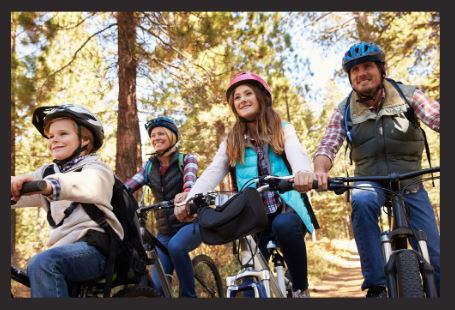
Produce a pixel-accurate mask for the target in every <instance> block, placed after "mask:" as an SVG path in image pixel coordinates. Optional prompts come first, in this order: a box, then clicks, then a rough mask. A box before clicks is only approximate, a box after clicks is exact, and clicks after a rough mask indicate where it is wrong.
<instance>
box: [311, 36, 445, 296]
mask: <svg viewBox="0 0 455 310" xmlns="http://www.w3.org/2000/svg"><path fill="white" fill-rule="evenodd" d="M342 65H343V69H344V70H345V71H346V73H347V74H348V78H349V81H350V83H351V86H352V91H351V93H350V94H349V95H348V96H347V98H345V99H343V100H342V101H341V103H340V104H338V105H337V106H336V107H335V110H334V112H333V114H332V116H331V118H330V121H329V124H328V126H327V128H326V131H325V134H324V137H323V138H322V140H321V142H320V144H319V147H318V149H317V150H316V152H315V154H314V156H313V165H314V172H315V175H316V177H317V180H318V182H319V184H320V186H319V188H320V189H322V190H326V189H327V177H328V172H329V170H330V169H331V167H332V163H333V160H334V158H335V156H336V154H337V153H338V151H339V149H340V147H341V146H342V144H343V142H344V140H345V138H346V139H348V143H349V146H350V148H351V158H352V160H353V161H354V163H355V171H354V174H355V175H356V176H370V175H389V174H390V173H392V172H395V173H404V172H409V171H414V170H419V169H421V159H422V152H423V149H424V147H425V143H424V142H425V138H424V134H423V131H422V130H421V128H420V126H419V125H417V124H418V121H419V120H420V121H422V122H423V123H424V124H425V125H427V126H428V127H430V128H431V129H433V130H435V131H437V132H439V123H440V112H439V103H438V102H436V101H434V100H431V99H430V98H428V97H427V96H426V95H425V94H424V93H423V92H422V91H421V90H420V89H418V88H417V87H415V86H410V85H404V84H401V83H398V82H395V81H393V80H392V79H389V78H386V67H385V55H384V52H383V51H382V49H381V48H380V47H379V46H378V45H376V44H374V43H368V42H360V43H357V44H354V45H353V46H351V47H350V48H349V50H348V51H347V52H346V53H345V55H344V57H343V61H342ZM410 115H412V117H411V116H410ZM364 183H365V182H364ZM362 184H363V183H362ZM408 185H409V183H407V182H406V181H403V182H402V187H403V186H408ZM384 200H385V192H384V191H383V190H378V189H371V191H365V190H363V191H360V190H353V191H352V215H351V216H352V228H353V232H354V238H355V241H356V244H357V249H358V252H359V255H360V262H361V267H362V274H363V277H364V281H363V284H362V290H365V289H368V293H367V295H366V296H367V297H386V290H385V287H386V279H385V275H384V268H383V261H384V260H383V254H382V250H381V243H380V229H379V225H378V218H379V215H380V208H381V206H382V205H383V203H384ZM404 200H405V204H406V205H407V207H408V208H409V209H410V210H411V212H410V225H411V227H412V228H413V229H422V230H424V231H425V232H426V233H427V237H428V248H429V252H430V260H431V264H432V265H433V266H434V268H435V279H436V286H437V289H438V292H439V278H440V264H439V232H438V227H437V224H436V220H435V216H434V212H433V209H432V207H431V203H430V201H429V198H428V194H427V192H426V191H425V189H424V188H423V186H422V185H421V184H415V185H410V186H408V190H407V192H406V194H405V195H404Z"/></svg>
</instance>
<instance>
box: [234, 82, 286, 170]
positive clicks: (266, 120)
mask: <svg viewBox="0 0 455 310" xmlns="http://www.w3.org/2000/svg"><path fill="white" fill-rule="evenodd" d="M242 85H248V86H249V87H251V89H252V90H253V92H254V94H255V95H256V98H257V100H258V103H259V115H258V117H257V118H256V121H255V122H256V126H255V128H256V130H255V131H250V130H249V129H248V126H247V124H246V123H245V122H242V121H241V120H240V117H239V115H238V114H237V111H236V110H235V106H234V93H235V89H234V91H232V92H231V94H230V96H229V100H228V102H229V106H230V107H231V110H232V111H233V112H234V115H235V118H236V122H235V124H234V127H233V128H232V130H231V131H230V132H229V133H228V137H227V149H226V153H227V156H228V160H229V165H230V166H231V167H233V166H235V164H236V162H237V161H239V162H240V163H243V160H244V157H245V138H244V134H248V135H249V137H250V138H252V139H254V140H255V141H257V142H258V143H259V144H260V145H263V144H270V145H271V147H272V149H273V151H274V152H275V154H277V155H281V154H282V153H283V151H284V132H283V128H282V126H281V117H280V116H279V115H278V113H277V112H276V111H275V110H274V109H273V107H272V99H271V98H270V97H269V96H267V95H266V94H265V93H264V92H263V91H262V90H261V89H260V88H258V87H257V86H256V85H254V84H252V83H243V84H242Z"/></svg>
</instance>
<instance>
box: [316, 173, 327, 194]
mask: <svg viewBox="0 0 455 310" xmlns="http://www.w3.org/2000/svg"><path fill="white" fill-rule="evenodd" d="M314 175H315V179H316V180H317V181H318V189H317V190H318V191H326V190H327V189H328V179H329V174H328V173H327V172H324V171H315V173H314Z"/></svg>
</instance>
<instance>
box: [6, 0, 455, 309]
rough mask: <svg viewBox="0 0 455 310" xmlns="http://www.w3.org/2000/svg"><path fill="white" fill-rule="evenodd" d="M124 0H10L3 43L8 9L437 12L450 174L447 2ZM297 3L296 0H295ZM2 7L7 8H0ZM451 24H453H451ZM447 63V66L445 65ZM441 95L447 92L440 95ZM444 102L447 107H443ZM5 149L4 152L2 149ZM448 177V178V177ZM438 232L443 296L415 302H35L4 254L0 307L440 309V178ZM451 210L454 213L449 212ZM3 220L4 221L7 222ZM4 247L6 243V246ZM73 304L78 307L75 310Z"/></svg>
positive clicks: (447, 264) (447, 224) (447, 268)
mask: <svg viewBox="0 0 455 310" xmlns="http://www.w3.org/2000/svg"><path fill="white" fill-rule="evenodd" d="M157 2H158V1H153V2H152V1H144V0H142V1H136V0H129V1H122V2H121V3H120V2H117V3H112V1H110V2H107V1H105V2H102V3H101V2H100V1H96V0H95V1H94V0H91V1H86V0H78V1H58V2H57V1H53V2H51V1H48V2H46V1H33V0H32V1H23V0H15V1H11V3H9V4H5V3H3V4H2V10H1V13H0V14H2V19H1V21H2V26H4V27H2V28H3V29H4V30H3V31H1V36H2V41H3V42H4V43H5V46H9V45H10V42H9V41H8V40H9V39H10V36H9V33H10V32H8V31H7V30H6V29H10V12H11V11H117V10H125V11H132V10H137V11H142V10H157V11H158V10H163V11H181V10H191V11H439V12H440V15H441V54H442V55H441V58H442V60H441V64H444V68H441V74H442V75H444V79H441V93H442V94H443V95H442V96H441V103H442V105H443V108H442V110H443V120H442V122H441V123H442V129H441V132H442V135H441V137H442V139H441V144H442V146H441V152H442V153H441V156H442V157H444V160H442V162H444V177H443V179H444V180H445V179H446V178H445V175H446V174H447V175H449V172H450V171H451V170H452V169H453V167H452V166H453V164H452V163H451V161H450V153H451V149H450V148H451V145H452V144H453V143H450V142H449V141H450V140H451V139H450V137H449V136H448V135H447V133H448V132H450V130H451V129H452V128H450V127H451V126H452V125H451V124H452V123H453V121H452V122H451V120H449V115H454V114H449V113H450V112H451V111H450V110H452V109H453V104H451V103H448V100H449V99H447V98H448V94H449V91H450V89H451V88H450V86H451V82H455V81H454V78H453V77H452V76H453V75H452V70H453V69H454V66H453V58H452V57H453V56H452V55H455V53H454V50H453V43H452V41H453V40H451V38H452V37H453V35H451V34H450V30H449V29H454V28H455V27H454V25H453V20H454V18H453V17H452V16H450V15H451V14H450V12H451V10H450V8H449V7H448V5H446V3H448V1H431V2H430V1H415V0H400V1H396V0H395V1H390V0H382V1H365V0H363V1H362V0H344V1H340V0H338V1H323V0H319V1H303V0H300V1H299V0H280V1H276V0H261V1H258V0H249V1H244V0H243V1H238V0H229V1H216V0H193V1H181V0H180V1H179V2H177V1H174V0H172V1H170V0H168V1H162V2H160V3H157ZM297 2H298V3H297ZM3 6H8V7H7V8H6V7H5V8H3ZM450 24H452V26H450ZM3 53H5V55H4V56H3V57H2V58H1V59H2V60H1V61H2V65H1V68H2V69H3V74H2V80H3V83H2V84H3V85H4V87H3V89H4V90H5V89H9V85H10V84H9V82H10V79H9V77H10V70H9V68H10V61H9V59H10V58H9V56H8V55H9V53H7V52H6V51H3ZM449 66H450V68H449ZM1 94H2V96H3V98H2V99H3V100H2V101H3V104H0V108H1V109H2V110H1V113H0V114H1V117H2V120H1V121H0V126H1V127H0V128H1V129H3V130H2V132H5V133H7V134H3V135H2V139H4V140H3V141H4V142H5V144H4V147H2V152H1V154H2V155H1V156H2V158H1V159H2V161H1V162H2V165H3V167H2V169H1V170H0V171H2V172H3V174H4V175H5V176H4V178H5V179H6V174H7V173H8V172H9V171H10V167H9V162H10V155H9V154H10V145H9V132H10V125H9V124H10V116H9V115H10V110H9V109H8V104H7V103H8V102H9V100H10V99H9V97H7V96H8V95H9V91H8V92H6V91H3V92H1ZM444 95H445V96H444ZM444 103H445V105H444ZM3 150H4V151H3ZM447 179H448V177H447ZM2 183H3V184H5V185H6V184H7V181H6V180H4V182H2ZM441 185H442V188H441V205H442V208H441V214H443V216H442V217H441V230H442V231H443V233H442V235H443V238H441V242H442V244H443V245H442V248H443V251H442V262H441V265H442V269H443V270H444V272H443V275H442V284H441V287H442V291H441V294H442V298H440V299H437V300H423V301H414V300H398V301H392V300H364V299H338V298H336V299H309V300H252V301H251V300H216V301H213V300H187V299H155V300H146V301H143V300H133V299H122V300H120V299H119V300H114V299H104V300H101V299H97V300H38V299H21V300H11V298H10V296H9V282H8V281H7V280H6V279H7V274H6V272H7V270H6V268H7V262H5V261H6V260H7V258H8V254H7V253H8V252H9V251H6V254H4V255H2V256H1V257H2V258H1V259H2V263H1V266H2V268H0V270H1V278H2V279H4V280H3V281H1V294H0V296H1V300H2V305H4V306H5V307H6V308H8V309H11V308H12V307H14V309H30V308H31V307H39V308H41V307H46V308H47V309H50V308H54V307H55V308H57V307H58V308H62V307H65V308H66V307H68V308H71V309H73V308H74V309H80V307H81V306H83V307H84V308H85V307H90V308H92V307H93V308H95V307H100V306H101V307H109V309H112V308H113V309H125V307H131V308H132V307H147V308H149V309H153V308H155V309H169V308H172V309H174V308H175V309H177V308H181V307H191V309H194V308H196V307H197V308H198V309H203V308H206V309H211V310H213V308H214V307H217V308H218V307H221V308H226V309H232V308H237V307H248V308H252V307H261V308H263V307H265V308H269V309H276V308H277V307H283V306H284V307H286V308H287V309H289V308H294V309H303V308H304V307H313V308H314V307H317V308H318V309H319V308H320V307H322V308H326V307H327V308H329V307H330V308H332V307H337V306H338V307H343V308H344V307H346V308H348V307H349V308H350V309H351V308H357V307H358V308H360V309H364V308H365V306H367V307H368V308H378V309H379V308H382V307H388V308H395V307H396V308H398V307H409V308H413V309H414V308H416V309H419V308H420V307H422V309H423V308H424V307H425V308H428V307H437V308H438V309H440V308H441V307H444V306H446V305H447V307H448V304H449V298H450V297H451V296H450V295H451V293H450V290H451V289H452V283H451V282H453V281H451V279H450V278H451V276H452V275H453V266H452V264H451V262H452V261H454V259H453V258H454V257H453V250H452V249H451V246H450V241H447V239H450V237H449V238H448V236H451V235H453V234H452V232H453V225H451V221H452V219H453V216H452V214H453V212H454V211H453V208H452V206H447V205H448V201H449V200H448V194H447V193H448V190H449V187H448V186H449V184H448V182H446V181H443V182H441ZM1 190H2V195H1V197H7V193H6V187H4V188H2V189H1ZM7 205H9V204H7V203H6V200H5V201H4V207H3V208H4V210H7V207H6V206H7ZM3 212H4V214H3V216H1V218H2V221H4V222H3V225H1V230H2V233H1V237H2V238H3V240H2V244H4V245H8V246H9V242H10V241H9V236H10V229H9V228H10V224H9V218H10V217H9V216H8V215H9V212H7V211H3ZM451 213H452V214H451ZM5 222H6V223H5ZM6 247H7V246H5V248H6ZM76 307H77V308H76Z"/></svg>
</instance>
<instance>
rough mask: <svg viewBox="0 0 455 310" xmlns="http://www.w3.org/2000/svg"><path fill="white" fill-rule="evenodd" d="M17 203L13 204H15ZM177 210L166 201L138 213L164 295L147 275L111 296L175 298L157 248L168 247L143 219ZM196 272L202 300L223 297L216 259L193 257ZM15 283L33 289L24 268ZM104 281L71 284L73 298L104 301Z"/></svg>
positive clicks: (35, 185)
mask: <svg viewBox="0 0 455 310" xmlns="http://www.w3.org/2000/svg"><path fill="white" fill-rule="evenodd" d="M46 186H47V183H46V182H45V181H43V180H41V181H33V182H27V183H24V184H23V187H22V190H21V193H22V194H26V193H32V192H37V191H41V190H43V189H45V188H46ZM12 203H13V201H12ZM165 206H167V207H171V206H172V207H173V202H172V201H171V202H170V201H165V202H162V203H160V204H156V205H151V206H146V207H140V208H139V209H138V210H137V213H138V214H139V215H140V216H139V223H140V230H141V237H142V242H143V245H144V249H145V250H146V253H147V257H148V260H147V266H148V267H151V265H152V264H155V265H156V267H157V271H158V275H159V278H160V281H161V284H162V288H163V294H161V293H159V292H158V291H157V290H156V289H155V288H154V287H153V284H152V281H151V279H150V274H149V273H147V274H146V275H144V278H143V279H142V280H141V281H140V282H139V283H134V284H125V283H121V282H118V281H116V279H115V278H114V279H113V283H112V289H111V297H147V298H155V297H174V296H173V294H172V288H171V286H172V283H171V279H170V277H169V276H168V275H166V274H165V272H164V270H163V267H162V265H161V262H160V259H159V257H158V255H157V252H156V247H159V248H160V249H161V250H163V252H165V253H167V249H166V247H165V246H164V245H162V244H161V243H160V242H159V240H158V239H156V237H155V236H154V235H153V234H152V233H151V232H150V231H149V230H147V228H146V227H145V217H144V216H143V215H144V214H145V213H146V212H147V211H150V210H152V209H154V208H155V209H156V208H158V207H165ZM192 263H193V269H194V271H195V275H194V276H195V279H196V283H197V285H196V291H197V295H198V297H222V296H223V288H222V283H221V277H220V275H219V273H218V269H217V268H216V265H215V263H214V262H213V260H212V259H211V258H210V257H208V256H206V255H203V254H201V255H198V256H196V257H194V258H193V260H192ZM206 268H208V269H209V270H210V271H211V272H212V274H213V275H214V276H213V277H214V278H215V279H216V285H217V286H216V288H213V286H212V285H210V284H208V283H209V280H208V279H209V278H210V277H208V276H207V275H208V274H209V272H207V271H205V269H206ZM11 280H13V281H15V282H18V283H20V284H22V285H23V286H25V287H28V288H30V280H29V278H28V276H27V274H26V272H24V271H22V270H21V269H20V268H18V267H16V266H13V265H11ZM104 282H105V278H104V277H101V278H99V279H93V280H89V281H85V282H82V283H70V285H69V286H70V296H71V297H76V298H89V297H96V298H102V297H103V293H104ZM11 297H12V298H14V294H13V291H11Z"/></svg>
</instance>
